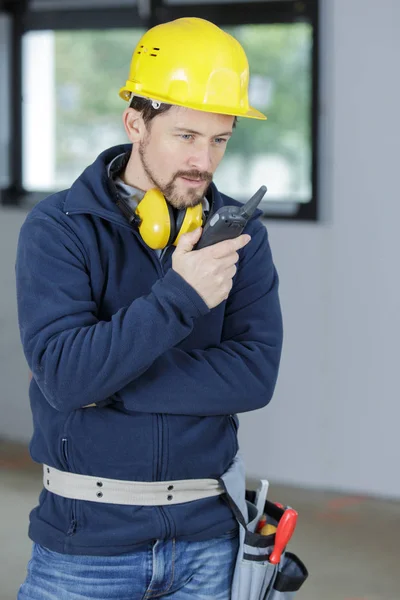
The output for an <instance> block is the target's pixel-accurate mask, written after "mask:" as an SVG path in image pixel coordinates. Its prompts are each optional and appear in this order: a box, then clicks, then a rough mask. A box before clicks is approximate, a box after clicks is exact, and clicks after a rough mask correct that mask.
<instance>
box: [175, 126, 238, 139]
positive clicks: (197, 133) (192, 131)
mask: <svg viewBox="0 0 400 600" xmlns="http://www.w3.org/2000/svg"><path fill="white" fill-rule="evenodd" d="M173 130H174V131H180V132H184V133H192V134H193V135H200V136H202V137H204V133H200V131H196V130H195V129H186V127H174V129H173ZM224 135H225V136H229V137H230V136H231V135H232V131H224V132H223V133H216V134H215V135H213V136H212V137H222V136H224Z"/></svg>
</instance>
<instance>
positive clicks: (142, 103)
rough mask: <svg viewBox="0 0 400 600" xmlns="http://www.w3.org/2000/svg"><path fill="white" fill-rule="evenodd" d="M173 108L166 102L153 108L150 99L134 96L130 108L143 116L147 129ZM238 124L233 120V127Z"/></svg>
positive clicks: (235, 119)
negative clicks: (158, 117)
mask: <svg viewBox="0 0 400 600" xmlns="http://www.w3.org/2000/svg"><path fill="white" fill-rule="evenodd" d="M171 106H172V104H165V103H164V102H162V103H161V104H160V107H159V108H153V106H152V103H151V100H149V99H148V98H141V97H140V96H132V98H131V100H130V102H129V107H130V108H134V109H135V110H137V111H138V112H139V113H141V114H142V117H143V121H144V123H145V125H146V127H148V125H149V124H150V122H151V121H152V120H153V119H154V117H157V115H162V114H163V113H165V112H167V110H169V109H170V108H171ZM236 123H237V117H235V118H234V120H233V127H236Z"/></svg>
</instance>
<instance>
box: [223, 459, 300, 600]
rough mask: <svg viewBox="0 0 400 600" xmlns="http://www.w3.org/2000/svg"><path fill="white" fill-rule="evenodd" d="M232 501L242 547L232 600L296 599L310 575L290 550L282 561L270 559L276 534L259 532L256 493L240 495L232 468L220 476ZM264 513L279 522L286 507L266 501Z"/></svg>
mask: <svg viewBox="0 0 400 600" xmlns="http://www.w3.org/2000/svg"><path fill="white" fill-rule="evenodd" d="M220 483H221V485H222V486H223V487H224V489H225V492H226V493H225V495H224V496H223V498H225V500H226V501H227V502H228V504H229V506H230V508H231V509H232V511H233V513H234V515H235V517H236V520H237V521H238V523H239V550H238V555H237V560H236V566H235V571H234V575H233V582H232V592H231V600H292V598H294V596H295V593H296V592H297V590H299V589H300V587H301V586H302V584H303V583H304V581H305V580H306V579H307V577H308V571H307V569H306V567H305V566H304V564H303V563H302V562H301V560H300V559H299V558H298V557H297V556H295V555H294V554H292V553H290V552H285V553H283V554H282V556H281V560H280V562H279V564H277V565H274V564H272V563H270V562H269V555H270V554H271V552H272V550H273V547H274V543H275V534H272V535H261V534H259V533H255V529H256V527H257V523H258V520H259V512H258V511H257V508H256V506H255V503H254V500H255V492H253V491H246V493H245V497H244V498H243V494H242V495H241V494H240V490H239V489H238V486H237V483H236V481H235V478H234V474H233V473H231V472H230V471H228V472H227V473H225V474H224V475H222V477H221V479H220ZM264 512H265V514H266V515H267V518H268V522H269V523H271V524H274V525H277V524H278V523H279V520H280V519H281V517H282V515H283V513H284V510H282V509H281V508H279V507H278V506H276V505H275V504H273V503H272V502H269V501H268V500H266V502H265V506H264Z"/></svg>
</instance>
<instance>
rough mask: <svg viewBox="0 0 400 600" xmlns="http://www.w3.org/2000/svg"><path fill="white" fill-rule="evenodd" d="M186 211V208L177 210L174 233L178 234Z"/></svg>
mask: <svg viewBox="0 0 400 600" xmlns="http://www.w3.org/2000/svg"><path fill="white" fill-rule="evenodd" d="M186 212H187V209H186V208H184V209H183V210H179V211H178V214H177V216H176V220H175V229H176V235H178V234H179V232H180V230H181V227H182V224H183V221H184V220H185V217H186ZM174 239H175V237H174Z"/></svg>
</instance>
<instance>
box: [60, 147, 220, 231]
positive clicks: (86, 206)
mask: <svg viewBox="0 0 400 600" xmlns="http://www.w3.org/2000/svg"><path fill="white" fill-rule="evenodd" d="M131 151H132V144H122V145H119V146H113V147H112V148H108V149H107V150H105V151H104V152H102V153H101V154H100V155H99V156H98V157H97V159H96V160H95V161H94V163H92V164H91V165H89V166H88V167H87V168H86V169H85V170H84V171H83V173H82V174H81V175H80V177H78V179H77V180H76V181H75V182H74V183H73V184H72V186H71V188H70V189H69V190H68V192H67V195H66V198H65V202H64V212H65V213H68V214H79V213H81V214H84V213H87V214H93V215H96V216H99V217H102V218H104V219H107V220H109V221H111V222H113V223H118V224H121V225H124V226H127V227H130V225H129V223H128V222H127V220H126V218H125V217H124V216H123V214H122V213H121V211H120V209H119V208H118V206H117V205H116V201H117V200H118V189H117V187H116V185H115V183H114V181H113V178H114V177H115V176H116V175H117V174H118V173H120V172H121V171H122V170H123V168H124V167H125V165H126V164H127V162H128V160H129V157H130V154H131ZM119 155H121V156H119ZM116 157H118V158H117V159H116V160H114V161H113V159H115V158H116ZM112 161H113V163H112V165H111V168H110V173H108V166H109V165H110V163H111V162H112ZM207 198H208V200H209V202H210V205H211V210H210V215H211V214H212V213H214V212H215V210H217V209H218V208H220V207H221V206H222V205H223V201H222V198H221V195H220V193H219V192H218V190H217V188H216V186H215V184H214V183H212V184H211V185H210V187H209V190H208V192H207ZM210 215H209V216H210Z"/></svg>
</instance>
